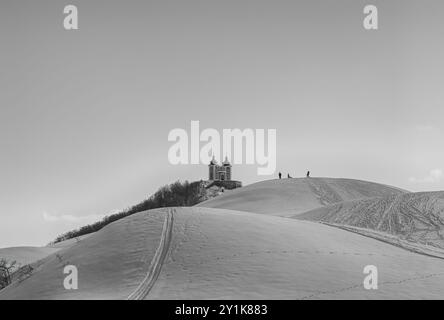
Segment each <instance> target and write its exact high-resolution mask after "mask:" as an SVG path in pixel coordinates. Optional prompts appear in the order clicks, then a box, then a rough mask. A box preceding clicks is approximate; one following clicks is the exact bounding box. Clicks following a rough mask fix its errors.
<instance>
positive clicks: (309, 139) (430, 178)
mask: <svg viewBox="0 0 444 320" xmlns="http://www.w3.org/2000/svg"><path fill="white" fill-rule="evenodd" d="M370 3H371V4H374V5H376V6H377V7H378V9H379V30H377V31H366V30H364V28H363V26H362V21H363V19H364V14H363V8H364V6H365V5H366V4H370ZM68 4H75V5H77V6H78V9H79V30H76V31H66V30H64V29H63V18H64V15H63V8H64V6H65V5H68ZM443 12H444V2H442V1H441V0H436V1H406V0H402V1H401V0H399V1H394V0H393V1H372V2H369V1H357V0H349V1H343V0H342V1H340V0H337V1H313V0H310V1H308V0H307V1H296V0H291V1H290V0H289V1H276V0H273V1H270V0H268V1H262V0H254V1H253V0H251V1H246V0H236V1H232V0H223V1H222V0H218V1H214V0H209V1H208V0H206V1H194V0H186V1H178V0H177V1H165V0H162V1H128V0H126V1H111V0H106V1H99V0H95V1H60V0H59V1H44V0H39V1H23V0H2V1H1V4H0V39H1V44H0V46H1V50H0V70H1V73H0V90H1V92H0V247H7V246H16V245H43V244H45V243H47V242H49V241H50V240H53V239H54V237H55V236H57V235H58V234H60V233H63V232H65V231H68V230H70V229H72V228H73V227H78V226H80V225H83V224H85V223H88V222H91V221H95V220H97V219H99V218H100V216H101V215H103V214H108V213H111V212H114V211H116V210H118V209H122V208H125V207H128V206H130V205H132V204H135V203H137V202H139V201H141V200H142V199H144V198H145V197H147V196H148V195H150V194H152V193H153V192H154V191H155V190H156V189H157V188H158V187H160V186H161V185H164V184H167V183H170V182H174V181H175V180H178V179H181V180H185V179H188V180H191V181H192V180H199V179H206V178H207V167H206V166H204V165H190V166H172V165H170V164H169V162H168V158H167V153H168V149H169V147H170V146H171V143H170V142H168V140H167V137H168V133H169V131H170V130H172V129H174V128H184V129H186V130H187V131H189V126H190V121H191V120H199V121H200V124H201V127H202V129H203V128H215V129H218V130H222V129H224V128H241V129H243V128H262V129H268V128H271V129H277V170H278V171H282V172H283V173H284V175H286V174H287V172H290V174H291V175H292V176H303V175H304V174H305V172H306V171H307V170H310V171H311V172H312V175H313V176H329V177H345V178H355V179H363V180H370V181H375V182H380V183H384V184H389V185H394V186H397V187H401V188H405V189H408V190H412V191H420V190H444V176H443V174H442V170H443V169H444V148H443V141H444V122H443V119H444V108H443V107H444V105H443V103H444V90H443V78H442V77H443V75H444V59H443V57H444V47H443V46H444V43H443V36H444V19H443V18H442V16H443ZM256 169H257V167H256V165H250V166H237V167H233V178H234V179H237V180H242V181H243V183H244V184H249V183H252V182H256V181H259V180H263V179H270V178H272V177H261V176H257V173H256Z"/></svg>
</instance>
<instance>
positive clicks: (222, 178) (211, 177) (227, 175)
mask: <svg viewBox="0 0 444 320" xmlns="http://www.w3.org/2000/svg"><path fill="white" fill-rule="evenodd" d="M208 182H209V183H210V184H211V185H217V186H220V187H224V188H226V189H235V188H239V187H241V186H242V183H241V182H240V181H234V180H232V166H231V163H230V162H229V161H228V157H225V160H224V162H222V165H219V164H218V163H217V161H216V159H215V158H214V156H213V159H212V160H211V161H210V164H209V165H208Z"/></svg>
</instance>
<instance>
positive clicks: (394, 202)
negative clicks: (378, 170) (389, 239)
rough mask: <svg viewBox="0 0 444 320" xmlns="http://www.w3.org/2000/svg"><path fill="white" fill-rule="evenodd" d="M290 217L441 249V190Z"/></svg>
mask: <svg viewBox="0 0 444 320" xmlns="http://www.w3.org/2000/svg"><path fill="white" fill-rule="evenodd" d="M294 218H297V219H304V220H311V221H320V222H324V223H329V224H335V225H343V226H352V227H358V228H366V229H370V230H374V231H379V232H384V233H387V234H389V235H396V236H398V237H399V238H400V239H402V240H407V241H409V242H416V243H419V244H424V245H429V246H435V247H438V248H442V249H444V192H420V193H407V194H401V195H397V196H389V197H383V198H372V199H365V200H356V201H349V202H344V203H339V204H334V205H330V206H325V207H320V208H317V209H315V210H311V211H309V212H306V213H304V214H298V213H296V214H295V216H294Z"/></svg>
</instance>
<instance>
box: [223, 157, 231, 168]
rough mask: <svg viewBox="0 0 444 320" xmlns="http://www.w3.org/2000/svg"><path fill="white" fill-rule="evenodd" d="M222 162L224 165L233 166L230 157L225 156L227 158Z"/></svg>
mask: <svg viewBox="0 0 444 320" xmlns="http://www.w3.org/2000/svg"><path fill="white" fill-rule="evenodd" d="M222 164H223V165H224V166H231V163H230V161H228V157H225V160H224V162H222Z"/></svg>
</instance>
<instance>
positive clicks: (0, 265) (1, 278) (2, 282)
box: [0, 258, 18, 289]
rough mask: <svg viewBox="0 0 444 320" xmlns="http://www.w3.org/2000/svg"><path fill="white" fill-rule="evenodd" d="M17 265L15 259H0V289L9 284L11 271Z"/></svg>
mask: <svg viewBox="0 0 444 320" xmlns="http://www.w3.org/2000/svg"><path fill="white" fill-rule="evenodd" d="M17 267H18V265H17V261H8V260H6V259H3V258H1V259H0V289H3V288H5V287H6V286H9V285H10V284H11V282H12V273H13V272H14V270H15V269H16V268H17Z"/></svg>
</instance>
